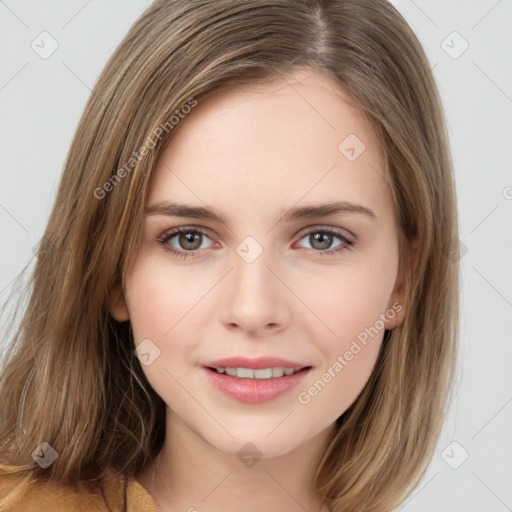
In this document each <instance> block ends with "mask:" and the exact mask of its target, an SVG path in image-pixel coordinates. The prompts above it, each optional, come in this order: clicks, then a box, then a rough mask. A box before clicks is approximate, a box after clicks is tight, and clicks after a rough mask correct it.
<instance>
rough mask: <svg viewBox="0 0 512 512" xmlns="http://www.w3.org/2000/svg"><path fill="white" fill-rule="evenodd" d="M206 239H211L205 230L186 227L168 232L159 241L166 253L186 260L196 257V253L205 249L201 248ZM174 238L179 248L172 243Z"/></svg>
mask: <svg viewBox="0 0 512 512" xmlns="http://www.w3.org/2000/svg"><path fill="white" fill-rule="evenodd" d="M204 237H206V238H209V237H208V235H207V234H206V233H205V232H204V231H203V230H201V229H199V228H186V227H184V228H176V229H173V230H171V231H167V232H166V233H164V234H163V235H162V236H161V237H160V238H159V239H158V241H159V242H160V243H161V244H162V245H163V247H164V249H165V250H166V251H169V252H171V253H173V254H175V255H176V256H178V257H180V258H186V257H187V256H196V251H198V250H199V249H204V247H201V246H202V245H203V244H202V241H203V240H202V239H203V238H204ZM173 238H176V243H177V244H178V248H176V246H175V245H172V244H171V243H170V242H171V240H172V239H173Z"/></svg>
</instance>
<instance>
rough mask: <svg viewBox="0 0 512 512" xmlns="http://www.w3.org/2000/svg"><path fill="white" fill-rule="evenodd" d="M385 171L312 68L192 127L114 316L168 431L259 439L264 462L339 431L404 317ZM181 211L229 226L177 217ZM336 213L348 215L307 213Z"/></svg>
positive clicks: (158, 195) (229, 449) (157, 181)
mask: <svg viewBox="0 0 512 512" xmlns="http://www.w3.org/2000/svg"><path fill="white" fill-rule="evenodd" d="M385 175H386V173H385V167H384V157H383V153H382V148H381V147H380V146H379V144H378V142H377V139H376V137H375V135H374V132H373V131H372V128H371V125H370V124H369V123H368V122H367V121H366V120H365V118H364V117H363V116H362V114H361V112H360V111H359V110H358V109H357V108H356V107H355V106H354V105H353V104H352V103H351V102H350V101H349V98H348V96H347V95H346V94H345V93H344V92H343V90H341V89H340V88H339V87H338V86H337V85H336V84H335V83H333V82H331V81H330V80H329V79H328V78H326V77H324V76H323V75H320V74H318V73H316V72H313V71H304V70H303V71H300V72H295V73H294V74H293V75H290V76H289V77H287V79H286V80H284V79H276V81H274V82H272V83H267V84H265V85H261V84H260V85H258V86H238V87H233V88H230V89H224V90H223V91H222V92H219V93H217V94H216V95H214V96H212V97H210V98H208V99H207V100H205V101H204V102H200V103H199V104H198V106H197V107H196V108H195V109H194V110H192V111H191V112H190V113H189V114H188V115H187V117H186V118H185V119H184V120H182V121H181V124H180V126H179V130H178V131H177V132H176V133H175V136H174V138H173V139H172V140H171V141H170V143H169V144H168V146H167V147H166V148H165V149H164V151H163V153H162V154H161V156H160V158H159V161H158V164H157V167H156V169H155V173H154V176H153V179H152V183H151V188H150V192H149V197H148V199H147V210H148V213H147V215H146V217H145V225H144V235H143V243H142V245H141V248H140V252H139V253H138V255H137V258H136V259H135V261H134V263H133V265H132V266H131V268H130V270H129V272H128V275H127V281H126V289H125V290H124V296H123V295H121V297H120V298H119V299H118V301H117V302H116V303H115V304H114V305H113V307H112V315H113V316H114V318H116V319H117V320H118V321H125V320H128V319H129V320H130V322H131V325H132V329H133V333H134V338H135V345H136V346H137V347H138V350H139V357H140V359H141V362H142V363H143V365H142V368H143V370H144V372H145V374H146V376H147V378H148V380H149V382H150V384H151V386H152V387H153V388H154V389H155V390H156V392H157V393H158V394H159V395H160V396H161V397H162V399H163V400H164V401H165V403H166V404H167V406H168V411H169V414H168V421H171V422H175V423H176V424H180V425H182V427H183V428H188V429H190V430H192V431H193V432H195V433H196V434H197V435H198V436H199V437H200V438H202V439H203V440H204V441H205V442H207V443H208V444H209V445H211V446H212V447H215V448H217V449H219V450H222V451H224V452H226V453H232V454H234V453H236V452H237V451H238V450H239V449H240V447H241V446H243V445H244V444H245V443H247V442H252V443H253V444H254V445H256V446H257V448H258V449H259V451H260V452H261V453H262V454H263V456H264V457H266V456H276V455H281V454H284V453H286V452H288V451H290V450H292V449H294V448H296V447H299V446H300V445H301V444H303V443H306V442H307V441H308V440H310V439H312V438H313V437H314V436H316V435H317V434H320V433H321V432H324V431H326V429H330V428H332V426H333V423H334V421H335V420H336V419H337V418H338V417H339V416H340V415H341V414H343V412H344V411H345V410H346V409H347V408H348V407H349V406H350V405H351V404H352V403H353V402H354V400H355V399H356V398H357V396H358V395H359V394H360V392H361V391H362V389H363V387H364V386H365V384H366V383H367V381H368V379H369V377H370V374H371V372H372V369H373V367H374V365H375V362H376V360H377V357H378V354H379V350H380V347H381V344H382V339H383V335H384V329H386V328H387V329H392V328H394V327H395V326H396V325H398V324H399V323H400V322H401V321H402V320H403V316H404V312H405V304H404V287H403V277H402V276H403V271H402V269H400V268H399V264H398V262H399V253H398V238H397V225H396V218H395V214H394V208H393V204H392V200H391V192H390V189H389V184H388V182H387V180H386V179H385ZM178 204H179V205H182V206H186V207H189V208H202V209H205V210H206V211H207V212H208V213H210V214H211V213H213V214H214V215H215V216H217V217H222V220H219V219H217V218H215V217H214V216H213V215H211V216H205V215H195V216H193V215H192V213H191V211H189V212H188V214H189V215H190V216H181V215H180V213H181V214H185V213H187V212H186V211H185V210H184V209H182V210H181V211H180V210H179V209H178V208H176V205H178ZM327 204H336V205H338V206H339V205H340V204H341V206H342V208H340V209H338V210H337V209H335V208H332V209H330V210H329V209H324V210H323V211H320V210H317V211H315V210H314V209H312V207H315V208H316V207H319V206H322V205H327ZM173 205H174V207H173ZM308 208H309V210H308ZM177 229H180V230H181V231H182V232H181V233H176V230H177ZM140 354H143V355H142V356H141V355H140ZM230 357H245V358H248V359H249V360H250V361H245V362H243V361H242V362H238V364H237V363H236V362H231V363H230V364H231V365H232V366H235V367H239V368H240V367H242V368H249V369H251V368H255V367H257V366H258V365H256V364H255V363H254V360H255V359H257V358H262V357H270V358H281V359H285V360H287V363H284V364H283V365H282V364H280V363H279V362H275V361H274V362H272V361H263V362H262V365H261V366H262V368H269V367H270V368H278V367H283V368H284V367H286V365H288V366H292V365H296V366H297V368H296V370H298V369H300V368H303V367H305V368H306V369H304V370H301V371H300V372H298V373H294V374H293V375H289V376H288V375H283V376H282V377H277V375H279V372H280V370H271V372H272V371H274V374H273V375H276V377H275V378H272V379H268V378H265V379H259V378H254V379H252V380H251V379H248V378H245V377H247V376H248V374H244V373H243V371H242V372H241V373H240V372H239V374H240V376H239V377H235V376H230V375H227V374H226V372H227V370H224V374H217V373H216V372H215V371H214V370H211V369H207V368H206V367H205V366H214V365H213V364H209V363H212V362H216V361H217V360H219V359H223V358H230ZM251 362H252V363H254V364H253V365H252V366H251ZM220 366H222V365H220ZM225 366H226V367H229V364H226V365H225ZM262 368H260V370H261V369H262ZM236 371H237V370H235V372H236ZM271 372H270V373H271ZM249 373H250V372H249ZM270 373H268V371H267V373H265V370H263V372H259V373H257V374H258V375H259V376H267V377H268V376H270ZM244 375H245V377H244ZM255 375H256V373H255ZM292 412H293V413H292ZM276 426H278V427H276Z"/></svg>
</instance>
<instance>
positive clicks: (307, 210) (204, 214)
mask: <svg viewBox="0 0 512 512" xmlns="http://www.w3.org/2000/svg"><path fill="white" fill-rule="evenodd" d="M338 213H357V214H363V215H365V216H367V217H369V218H371V219H376V218H377V216H376V215H375V213H374V212H373V211H372V210H370V209H369V208H366V207H365V206H362V205H360V204H356V203H351V202H349V201H335V202H330V203H325V204H317V205H307V206H300V207H294V208H290V209H289V210H288V211H286V212H285V213H283V215H282V216H281V218H280V221H283V220H284V221H293V220H303V219H317V218H321V217H328V216H330V215H335V214H338ZM146 215H165V216H168V217H184V218H190V219H201V220H211V221H215V222H221V223H222V224H225V225H228V220H227V219H226V217H225V216H223V215H222V214H218V213H215V212H214V211H213V210H211V209H209V208H204V207H201V206H190V205H187V204H180V203H171V202H168V201H160V202H158V203H155V204H153V205H150V206H148V207H147V208H146Z"/></svg>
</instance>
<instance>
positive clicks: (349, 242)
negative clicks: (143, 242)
mask: <svg viewBox="0 0 512 512" xmlns="http://www.w3.org/2000/svg"><path fill="white" fill-rule="evenodd" d="M181 233H194V234H200V235H203V236H205V237H207V238H210V237H209V236H208V233H206V232H205V231H203V230H202V229H199V228H188V227H181V228H175V229H172V230H170V231H166V232H165V233H164V234H163V235H161V236H160V237H159V238H158V242H159V243H160V244H161V245H162V246H163V247H164V250H166V251H168V252H170V253H172V254H174V255H175V256H178V257H179V258H183V259H185V258H187V257H189V256H192V257H196V253H197V252H199V251H201V250H202V249H196V250H194V251H184V250H178V249H176V248H175V247H172V246H171V245H169V243H168V242H169V240H171V239H172V238H174V236H176V235H179V234H181ZM312 233H324V234H325V233H328V234H330V235H334V236H335V237H337V238H338V239H339V240H340V241H341V242H343V244H342V245H339V246H338V247H337V248H335V249H326V250H324V251H321V250H315V249H311V250H313V251H315V252H317V253H318V254H319V255H320V256H331V255H333V254H338V253H341V252H343V251H345V250H350V249H352V247H353V246H354V239H353V238H352V237H351V236H348V235H346V234H343V233H342V232H341V231H339V230H337V229H334V228H331V227H322V228H313V229H310V230H309V231H305V232H302V233H301V237H300V240H302V239H303V238H304V237H306V236H308V235H311V234H312Z"/></svg>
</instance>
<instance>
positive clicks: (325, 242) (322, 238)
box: [312, 233, 332, 249]
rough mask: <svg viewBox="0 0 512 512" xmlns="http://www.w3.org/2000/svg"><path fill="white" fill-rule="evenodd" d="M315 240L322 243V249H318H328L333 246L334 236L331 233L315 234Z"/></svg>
mask: <svg viewBox="0 0 512 512" xmlns="http://www.w3.org/2000/svg"><path fill="white" fill-rule="evenodd" d="M313 238H314V240H315V242H318V241H319V242H320V245H321V247H317V248H318V249H328V248H329V246H330V245H331V240H332V236H331V235H330V234H329V233H315V234H314V235H313ZM312 245H313V247H314V244H312Z"/></svg>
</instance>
